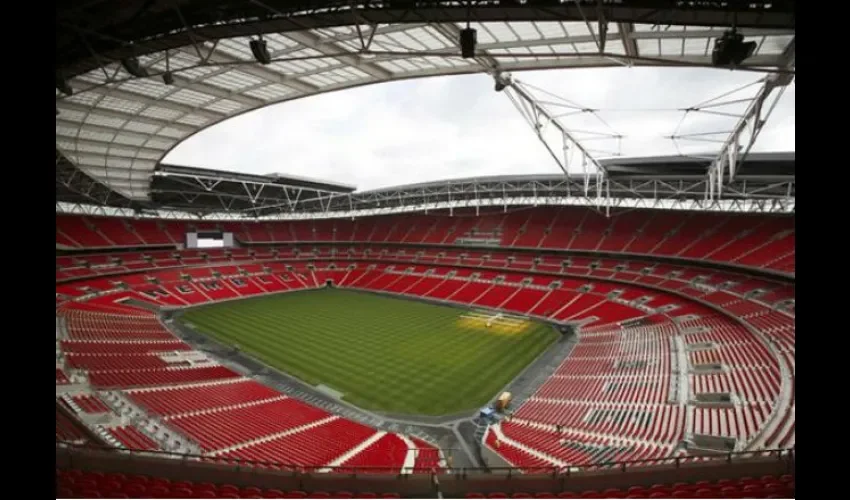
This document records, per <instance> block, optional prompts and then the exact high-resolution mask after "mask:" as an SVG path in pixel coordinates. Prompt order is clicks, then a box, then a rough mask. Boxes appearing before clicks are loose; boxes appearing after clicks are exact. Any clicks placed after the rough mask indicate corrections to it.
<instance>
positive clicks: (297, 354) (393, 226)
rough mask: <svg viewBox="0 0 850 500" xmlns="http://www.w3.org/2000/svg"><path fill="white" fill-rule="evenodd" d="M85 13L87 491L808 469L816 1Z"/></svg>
mask: <svg viewBox="0 0 850 500" xmlns="http://www.w3.org/2000/svg"><path fill="white" fill-rule="evenodd" d="M56 20H57V21H56V44H57V45H56V306H55V307H56V309H55V316H56V405H55V407H56V476H55V490H56V497H57V498H296V499H297V498H477V499H484V498H500V499H506V498H540V499H545V498H794V497H795V470H796V465H795V449H796V448H795V447H796V443H795V406H796V403H795V379H796V369H795V338H796V336H795V187H796V182H795V154H794V143H793V133H794V128H793V127H794V125H793V123H794V120H793V118H794V110H793V92H794V90H793V89H794V79H795V53H796V51H795V43H796V42H795V41H796V38H795V22H796V16H795V2H793V1H770V2H763V1H758V0H748V1H741V2H738V1H733V0H730V1H726V2H711V1H706V2H699V1H695V2H681V1H673V0H464V1H459V0H452V1H447V0H422V1H419V0H415V1H395V0H392V1H391V0H382V1H371V0H363V1H349V0H300V1H299V0H295V1H283V0H216V1H209V0H168V1H166V0H121V1H118V0H94V1H92V0H87V1H70V2H61V3H59V4H57V6H56ZM593 72H596V73H593ZM606 72H607V73H606ZM612 72H616V73H612ZM695 72H696V73H695ZM606 74H607V75H609V76H610V75H612V74H613V75H618V76H616V77H614V79H615V80H617V83H616V85H614V84H610V85H609V84H607V83H605V82H608V81H609V80H604V79H603V76H604V75H606ZM587 75H603V76H599V77H598V78H597V76H592V77H590V76H587ZM646 75H649V76H646ZM688 75H698V76H696V77H692V76H688ZM706 75H708V76H706ZM594 78H597V79H596V80H594ZM724 78H725V79H726V80H724ZM642 79H643V80H642ZM643 81H646V82H650V83H649V84H647V86H645V87H640V85H643V84H641V83H639V82H643ZM671 81H672V85H673V86H672V87H671V86H670V85H671ZM481 82H484V84H485V85H484V88H481V85H479V84H480V83H481ZM541 82H548V83H541ZM580 82H581V83H580ZM588 82H589V83H588ZM593 82H596V83H593ZM630 82H631V83H630ZM713 82H720V83H713ZM724 82H725V83H724ZM730 82H731V83H730ZM637 88H640V89H641V90H639V91H638V90H635V89H637ZM629 89H631V90H629ZM671 89H674V90H675V92H674V91H673V90H671ZM479 93H480V94H481V95H482V96H485V95H486V98H485V97H481V98H479V97H477V95H478V94H479ZM567 95H569V97H566V96H567ZM679 95H687V96H691V97H688V99H691V100H692V103H691V104H687V105H686V104H682V102H680V101H681V99H679V100H677V99H678V97H677V96H679ZM594 96H596V97H598V99H599V100H596V101H595V100H594V99H595V97H594ZM789 96H790V98H789ZM346 99H347V100H346ZM428 99H430V100H428ZM789 100H790V105H789ZM416 101H421V102H419V103H418V104H417V102H416ZM331 102H333V103H334V104H333V105H330V104H328V103H331ZM345 103H349V104H345ZM351 103H356V105H355V104H351ZM588 103H592V104H588ZM600 103H601V104H600ZM624 103H625V104H624ZM311 106H312V107H311ZM346 106H348V107H347V108H346ZM342 108H345V109H348V110H349V111H348V112H349V113H350V114H351V115H356V114H358V113H361V112H362V111H363V110H367V109H368V110H369V112H368V113H365V114H363V115H362V116H361V117H360V118H359V120H360V122H359V123H358V119H356V118H345V119H343V118H340V117H342V116H343V114H344V113H342V112H341V111H339V109H342ZM423 109H424V111H423ZM271 113H277V114H271ZM783 113H784V115H782V114H783ZM625 114H639V115H640V116H638V117H637V118H635V119H633V120H631V122H629V123H631V125H630V126H629V127H627V126H626V120H625V118H623V115H625ZM662 115H663V117H664V120H667V119H668V118H669V120H668V121H669V122H670V125H667V124H666V123H667V122H664V123H662ZM779 115H782V116H779ZM468 116H474V118H475V119H476V120H478V121H477V122H475V123H477V125H475V126H474V127H473V126H471V125H470V123H473V122H471V121H469V120H471V119H472V118H469V119H468V118H467V117H468ZM251 120H253V122H252V121H251ZM287 120H288V121H287ZM439 120H442V122H440V121H439ZM776 122H780V125H781V126H783V127H785V128H784V129H783V130H785V131H786V132H785V135H782V134H779V133H778V132H776V130H777V129H776V128H775V127H778V126H779V125H776ZM252 123H253V125H251V124H252ZM286 124H289V125H291V127H290V128H287V126H289V125H286ZM328 124H330V125H328ZM789 124H790V125H789ZM227 127H229V128H227ZM240 127H241V128H240ZM250 127H258V128H253V129H252V128H250ZM292 127H294V128H292ZM374 127H383V128H380V129H376V128H374ZM771 127H774V128H771ZM473 128H475V129H476V130H475V131H474V132H471V131H470V129H473ZM328 130H330V132H328ZM375 130H379V133H375V132H374V131H375ZM216 131H219V132H216ZM447 131H448V132H447ZM452 131H454V132H452ZM789 131H790V132H789ZM272 132H274V133H276V134H278V135H277V136H276V137H278V138H279V139H280V143H279V144H276V143H275V141H274V140H273V141H271V142H272V144H269V145H267V146H266V145H258V141H259V140H260V139H258V137H263V138H265V137H266V135H265V134H266V133H272ZM216 134H217V135H216ZM789 134H790V135H789ZM450 136H456V137H450ZM656 136H657V137H656ZM364 138H366V139H368V140H369V141H374V142H368V143H366V142H364V141H366V139H364ZM262 140H266V139H262ZM245 141H249V142H245ZM250 141H254V142H250ZM382 141H383V142H382ZM482 141H483V142H482ZM659 141H661V142H659ZM662 142H663V144H666V145H670V148H672V149H665V148H663V147H660V146H658V145H659V144H662ZM765 144H767V145H765ZM263 155H265V156H263ZM270 158H271V160H269V159H270ZM234 162H236V163H237V165H236V166H233V163H234ZM264 162H268V163H264ZM381 162H386V165H389V166H387V167H382V165H385V163H381ZM226 164H230V165H231V166H230V167H227V168H226V167H223V166H222V165H226ZM272 164H274V165H278V166H277V167H276V170H272V169H271V168H268V167H267V166H266V165H272ZM382 168H383V170H382ZM269 171H276V172H277V173H273V174H268V173H261V172H269Z"/></svg>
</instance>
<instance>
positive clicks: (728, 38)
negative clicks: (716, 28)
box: [711, 28, 757, 66]
mask: <svg viewBox="0 0 850 500" xmlns="http://www.w3.org/2000/svg"><path fill="white" fill-rule="evenodd" d="M756 45H757V44H756V42H752V41H750V42H745V41H744V35H742V34H740V33H738V31H737V30H736V29H735V28H732V29H731V30H729V31H726V32H724V33H723V36H721V37H720V38H718V39H716V40H714V49H713V50H712V51H711V63H712V64H714V65H715V66H738V65H740V64H741V63H742V62H744V60H745V59H747V58H748V57H750V56H751V55H753V52H755V50H756Z"/></svg>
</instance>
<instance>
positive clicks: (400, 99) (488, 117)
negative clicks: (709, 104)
mask: <svg viewBox="0 0 850 500" xmlns="http://www.w3.org/2000/svg"><path fill="white" fill-rule="evenodd" d="M763 76H764V75H763V74H761V73H752V72H732V71H727V70H718V69H693V68H687V69H684V68H605V69H572V70H550V71H535V72H521V73H515V74H514V77H515V78H516V79H518V80H520V81H522V82H524V83H526V84H528V85H531V86H533V87H534V88H539V89H542V90H545V91H547V92H549V93H551V94H553V95H555V96H557V97H559V98H562V99H566V100H569V101H572V102H574V103H576V104H578V105H580V106H582V107H586V108H594V109H600V110H601V111H600V112H599V113H598V115H593V114H584V115H573V116H570V117H565V118H563V119H562V123H564V125H566V126H567V127H568V128H570V129H574V130H584V131H589V132H600V133H601V132H608V131H610V130H613V131H614V132H615V133H617V134H619V135H622V136H623V139H622V140H620V141H616V140H613V139H608V138H604V137H602V138H601V139H597V140H594V141H587V139H589V138H590V137H591V136H589V135H581V134H577V135H578V137H579V138H580V139H583V140H582V142H583V144H585V145H586V147H588V148H593V149H595V150H600V151H604V152H610V153H614V152H618V153H620V154H621V155H623V156H658V155H671V154H677V152H680V153H685V154H710V153H711V152H716V151H717V150H718V149H719V147H720V144H719V143H718V142H706V141H699V142H697V141H688V140H679V141H676V143H674V141H672V140H670V139H666V138H665V136H670V135H672V134H674V133H678V134H679V135H682V134H687V133H700V134H705V133H708V132H718V133H719V134H717V135H703V136H701V137H702V138H703V139H708V140H713V141H718V140H722V139H723V138H725V137H724V135H725V134H722V132H727V131H729V130H731V129H732V127H733V125H734V124H735V122H736V121H737V119H736V118H734V117H728V116H720V115H717V114H707V113H704V112H696V113H689V114H687V116H685V113H683V112H682V111H677V110H678V109H681V108H686V107H693V106H696V105H698V104H700V103H703V102H705V101H708V100H711V99H715V98H718V97H720V96H721V95H722V94H724V93H727V92H731V91H734V90H736V89H741V90H738V91H737V92H734V93H732V94H730V95H728V96H726V97H725V98H723V99H721V100H718V101H716V102H721V101H730V100H740V99H743V98H747V97H751V96H753V95H754V94H755V93H756V91H757V89H758V85H751V86H749V87H746V88H742V87H744V86H746V85H747V84H749V83H751V82H755V81H756V80H758V79H760V78H762V77H763ZM794 90H795V89H794V85H793V84H792V85H791V86H790V87H789V88H788V89H787V90H786V92H785V94H784V95H783V96H782V98H781V99H780V101H779V103H778V105H777V106H776V108H775V109H774V111H773V114H772V115H771V117H770V120H769V121H768V123H767V125H766V126H765V128H764V130H763V131H762V133H761V135H760V137H759V139H758V141H757V143H756V145H755V147H754V149H753V150H754V151H794V149H795V146H794V127H795V123H794ZM535 92H537V91H535ZM539 95H541V96H543V94H539ZM544 97H545V98H546V99H547V100H549V101H556V99H555V98H554V97H551V96H549V97H546V96H544ZM772 101H773V100H772V99H771V100H770V101H769V102H772ZM747 104H748V103H746V102H743V103H740V104H734V105H725V106H720V107H714V108H710V109H711V110H713V111H716V112H724V113H732V114H736V113H741V112H742V111H743V110H744V109H745V108H746V105H747ZM551 109H553V110H554V111H556V112H557V111H558V109H556V108H551ZM566 111H569V110H568V109H567V108H560V112H562V113H563V112H566ZM683 117H684V118H683ZM599 118H601V119H602V121H600V120H599ZM603 121H604V123H603ZM605 124H607V126H606V125H605ZM608 127H610V128H608ZM677 130H678V132H676V131H677ZM547 137H551V134H549V135H547ZM594 137H601V136H594ZM553 146H559V144H553ZM594 154H595V156H597V157H602V156H605V154H604V153H603V152H595V153H594ZM164 162H166V163H172V164H178V165H190V166H196V167H204V168H214V169H224V170H232V171H238V172H248V173H255V174H268V173H272V172H279V173H283V174H291V175H296V176H303V177H310V178H315V179H321V180H329V181H337V182H343V183H347V184H352V185H355V186H357V187H358V188H359V189H361V190H364V189H374V188H380V187H387V186H395V185H400V184H408V183H415V182H426V181H434V180H440V179H447V178H461V177H474V176H485V175H502V174H539V173H550V174H551V173H558V172H560V169H559V168H558V165H557V163H556V162H555V161H554V160H553V159H552V157H551V156H550V155H549V153H548V152H547V150H546V149H545V147H544V146H543V145H542V144H541V143H540V141H539V140H538V139H537V137H536V136H535V134H534V133H533V131H532V129H531V128H530V127H529V126H528V124H527V123H526V122H525V121H524V119H523V118H522V115H521V114H520V113H519V111H517V109H516V108H515V107H514V106H513V104H512V103H511V101H510V100H509V99H508V97H507V96H506V95H505V94H504V93H497V92H494V90H493V82H492V79H491V78H490V77H488V76H486V75H481V74H476V75H465V76H451V77H435V78H427V79H418V80H409V81H402V82H392V83H385V84H379V85H369V86H365V87H360V88H355V89H349V90H343V91H337V92H332V93H328V94H323V95H319V96H313V97H308V98H305V99H300V100H296V101H292V102H285V103H281V104H277V105H273V106H269V107H266V108H263V109H259V110H256V111H252V112H249V113H246V114H244V115H241V116H238V117H235V118H232V119H230V120H226V121H224V122H222V123H220V124H217V125H214V126H212V127H210V128H209V129H206V130H204V131H201V132H200V133H198V134H196V135H194V136H193V137H191V138H189V139H188V140H187V141H185V142H184V143H183V144H181V145H179V146H178V147H176V148H175V149H174V150H173V151H172V152H171V153H170V154H169V155H168V156H167V157H166V158H165V160H164ZM573 168H575V169H578V170H580V166H579V164H578V163H574V164H573Z"/></svg>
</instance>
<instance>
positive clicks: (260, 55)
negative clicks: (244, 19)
mask: <svg viewBox="0 0 850 500" xmlns="http://www.w3.org/2000/svg"><path fill="white" fill-rule="evenodd" d="M248 45H249V46H250V47H251V53H252V54H254V59H256V60H257V62H258V63H260V64H269V63H271V62H272V56H271V54H269V48H268V46H267V45H266V41H265V40H263V37H262V35H260V37H259V38H258V39H256V40H251V41H250V42H249V43H248Z"/></svg>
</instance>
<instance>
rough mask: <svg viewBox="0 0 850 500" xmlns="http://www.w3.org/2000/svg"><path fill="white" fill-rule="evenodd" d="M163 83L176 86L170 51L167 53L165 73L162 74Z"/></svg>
mask: <svg viewBox="0 0 850 500" xmlns="http://www.w3.org/2000/svg"><path fill="white" fill-rule="evenodd" d="M162 81H163V82H164V83H165V84H166V85H174V73H172V72H171V58H170V57H168V51H167V50H166V51H165V73H163V74H162Z"/></svg>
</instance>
